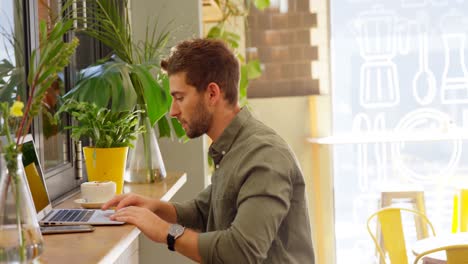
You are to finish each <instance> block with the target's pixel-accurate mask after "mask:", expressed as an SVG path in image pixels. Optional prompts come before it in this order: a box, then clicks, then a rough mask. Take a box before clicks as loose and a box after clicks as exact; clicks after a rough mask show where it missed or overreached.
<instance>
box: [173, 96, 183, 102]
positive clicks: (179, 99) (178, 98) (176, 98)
mask: <svg viewBox="0 0 468 264" xmlns="http://www.w3.org/2000/svg"><path fill="white" fill-rule="evenodd" d="M174 99H175V100H176V101H182V99H184V98H183V97H175V98H174Z"/></svg>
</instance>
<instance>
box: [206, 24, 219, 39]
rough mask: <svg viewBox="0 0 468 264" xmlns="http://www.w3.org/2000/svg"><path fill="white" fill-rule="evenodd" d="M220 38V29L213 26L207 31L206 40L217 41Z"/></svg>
mask: <svg viewBox="0 0 468 264" xmlns="http://www.w3.org/2000/svg"><path fill="white" fill-rule="evenodd" d="M220 37H221V28H220V27H219V26H214V27H212V28H211V29H210V31H208V34H207V35H206V38H211V39H217V38H220Z"/></svg>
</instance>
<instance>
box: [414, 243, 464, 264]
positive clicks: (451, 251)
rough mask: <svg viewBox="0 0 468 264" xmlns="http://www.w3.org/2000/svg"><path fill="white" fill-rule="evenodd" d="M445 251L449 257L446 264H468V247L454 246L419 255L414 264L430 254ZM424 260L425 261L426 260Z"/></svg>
mask: <svg viewBox="0 0 468 264" xmlns="http://www.w3.org/2000/svg"><path fill="white" fill-rule="evenodd" d="M443 250H445V254H446V255H447V263H446V264H468V245H453V246H447V247H439V248H435V249H431V250H428V251H426V252H423V253H421V254H419V255H418V256H417V257H416V259H415V260H414V264H418V261H419V260H421V259H422V258H423V257H426V256H427V255H429V254H432V253H434V252H439V251H443ZM422 260H423V261H424V259H422ZM423 263H424V262H423Z"/></svg>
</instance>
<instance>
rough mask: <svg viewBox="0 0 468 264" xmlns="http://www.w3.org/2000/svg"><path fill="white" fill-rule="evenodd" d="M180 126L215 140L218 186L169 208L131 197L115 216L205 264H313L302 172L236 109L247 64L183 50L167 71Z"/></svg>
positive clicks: (225, 55) (211, 44)
mask: <svg viewBox="0 0 468 264" xmlns="http://www.w3.org/2000/svg"><path fill="white" fill-rule="evenodd" d="M161 66H162V68H163V69H164V70H166V71H167V73H168V75H169V82H170V90H171V95H172V97H173V102H172V105H171V109H170V115H171V116H173V117H176V118H177V119H178V120H179V122H180V123H181V124H182V126H183V128H184V130H185V131H186V133H187V136H188V137H190V138H195V137H199V136H201V135H203V134H207V135H208V136H209V137H210V138H211V139H212V141H213V143H212V145H211V146H210V150H209V154H210V156H211V157H212V158H213V161H214V163H215V171H214V173H213V175H212V184H211V185H210V186H208V187H207V188H206V189H205V190H203V191H202V192H201V193H200V194H199V195H198V196H197V197H196V198H195V199H193V200H191V201H187V202H184V203H167V202H162V201H159V200H151V199H148V198H145V197H142V196H138V195H135V194H124V195H121V196H117V197H115V198H113V199H112V200H110V201H109V202H108V203H106V204H105V205H104V206H103V209H107V208H109V207H110V206H114V205H116V206H117V207H116V213H115V214H114V215H113V216H112V217H111V218H112V219H114V220H117V221H124V222H128V223H131V224H134V225H136V226H137V227H138V228H139V229H140V230H141V231H142V232H143V233H144V234H145V235H146V236H148V237H149V238H150V239H152V240H154V241H155V242H159V243H167V244H168V247H169V249H171V250H174V249H175V250H176V251H178V252H179V253H181V254H183V255H185V256H187V257H189V258H191V259H192V260H194V261H197V262H203V263H281V264H285V263H300V264H303V263H314V253H313V248H312V241H311V231H310V224H309V217H308V212H307V210H308V209H307V203H306V198H305V185H304V179H303V176H302V172H301V170H300V168H299V165H298V163H297V161H296V159H295V157H294V154H293V153H292V151H291V150H290V149H289V147H288V145H287V143H286V142H284V141H283V140H282V139H281V138H280V137H279V136H278V135H277V134H276V133H275V132H274V131H273V130H272V129H270V128H268V127H266V126H265V125H264V124H262V123H261V122H259V121H258V120H256V119H255V118H254V117H253V116H252V115H251V114H250V113H249V111H248V110H247V108H242V109H241V108H240V107H239V105H238V85H239V63H238V61H237V59H236V58H235V56H234V55H233V54H232V52H231V51H230V50H229V49H228V48H227V47H226V46H225V45H224V44H223V43H222V42H220V41H216V40H207V39H196V40H191V41H184V42H182V43H180V44H178V45H177V46H176V47H175V49H174V50H173V51H172V53H171V55H170V57H169V58H168V59H167V60H165V61H163V62H162V63H161ZM174 223H177V224H174Z"/></svg>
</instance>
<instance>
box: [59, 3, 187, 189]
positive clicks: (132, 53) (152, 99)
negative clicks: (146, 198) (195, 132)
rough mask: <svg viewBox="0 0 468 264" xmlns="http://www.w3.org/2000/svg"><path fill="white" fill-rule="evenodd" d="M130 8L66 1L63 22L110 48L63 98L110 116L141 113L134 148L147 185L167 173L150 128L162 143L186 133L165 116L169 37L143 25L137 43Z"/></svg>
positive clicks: (169, 103) (84, 72)
mask: <svg viewBox="0 0 468 264" xmlns="http://www.w3.org/2000/svg"><path fill="white" fill-rule="evenodd" d="M128 4H129V1H128V0H84V1H83V0H80V1H77V0H69V1H68V2H67V3H66V4H65V6H66V7H67V9H68V10H69V12H68V13H67V14H66V16H70V17H73V18H74V19H75V21H76V22H77V23H76V24H77V28H76V30H77V31H82V32H84V33H86V34H88V35H89V36H91V37H93V38H95V39H97V40H99V41H100V42H102V43H103V44H104V45H106V46H107V47H109V48H111V49H112V55H111V56H109V57H108V58H107V59H105V60H104V61H103V62H101V63H98V64H96V65H93V66H90V67H88V68H86V69H84V70H82V71H81V72H80V76H79V77H78V82H77V84H76V86H75V87H74V88H73V89H72V90H71V91H70V92H68V93H67V94H66V95H65V96H64V98H65V99H70V98H72V99H75V100H77V101H86V102H91V103H95V104H96V105H97V106H98V107H109V108H110V109H111V110H112V111H129V110H132V109H134V108H135V107H136V108H138V109H140V110H142V112H141V116H140V125H141V126H144V127H145V128H144V131H145V132H144V133H143V134H142V138H143V143H142V144H140V143H137V148H139V146H143V148H144V149H143V151H144V159H145V162H144V163H146V171H147V177H146V179H148V180H149V181H154V179H155V177H161V176H162V177H165V170H164V165H163V164H162V159H161V157H160V154H159V148H158V147H157V146H154V144H157V143H156V142H154V141H155V139H154V134H153V133H154V132H153V127H154V126H155V124H156V123H157V124H158V128H159V135H160V136H161V137H164V136H169V137H170V136H172V135H175V136H176V137H177V138H181V137H185V132H184V130H183V128H182V126H181V125H180V123H179V122H178V121H177V120H176V119H171V118H168V117H167V115H166V114H167V112H168V111H169V108H170V105H171V100H172V98H171V96H170V93H169V80H168V78H167V75H165V74H164V73H162V72H161V71H160V66H159V65H160V55H161V53H162V52H163V50H164V48H165V46H166V43H167V42H168V40H169V31H168V30H167V27H165V28H163V29H162V30H161V31H160V32H159V31H158V30H159V29H158V27H157V23H156V24H155V26H154V27H152V29H151V30H150V27H149V26H148V25H147V28H146V36H145V39H144V41H142V42H135V41H134V40H133V34H132V28H131V21H130V17H129V13H128V10H129V9H128ZM152 142H153V143H152ZM134 151H138V150H136V149H135V150H134ZM154 151H156V153H155V152H154ZM154 155H155V156H156V157H154ZM131 156H133V155H131ZM154 160H159V168H155V166H158V165H156V164H154ZM155 171H157V173H154V172H155ZM130 174H132V173H130Z"/></svg>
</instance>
